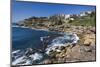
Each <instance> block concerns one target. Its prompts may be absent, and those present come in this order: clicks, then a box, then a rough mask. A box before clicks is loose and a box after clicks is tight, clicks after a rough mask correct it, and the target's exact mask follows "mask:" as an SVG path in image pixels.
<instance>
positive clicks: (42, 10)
mask: <svg viewBox="0 0 100 67" xmlns="http://www.w3.org/2000/svg"><path fill="white" fill-rule="evenodd" d="M90 10H95V6H85V5H84V6H82V5H71V4H70V5H69V4H66V5H61V4H46V3H35V2H19V1H17V2H15V1H13V3H12V22H18V21H21V20H24V19H25V18H29V17H31V16H39V17H40V16H50V15H53V14H79V13H80V12H84V11H90Z"/></svg>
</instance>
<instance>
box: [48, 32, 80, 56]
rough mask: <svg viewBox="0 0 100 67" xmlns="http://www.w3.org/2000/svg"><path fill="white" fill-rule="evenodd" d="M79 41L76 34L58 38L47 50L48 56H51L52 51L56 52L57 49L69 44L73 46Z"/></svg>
mask: <svg viewBox="0 0 100 67" xmlns="http://www.w3.org/2000/svg"><path fill="white" fill-rule="evenodd" d="M78 40H79V37H78V36H77V35H76V34H64V36H61V37H57V38H55V39H53V40H52V43H51V45H49V46H48V48H47V49H46V54H49V52H50V51H51V50H55V48H56V47H60V46H67V45H68V44H67V43H71V44H72V45H73V44H74V43H77V42H78Z"/></svg>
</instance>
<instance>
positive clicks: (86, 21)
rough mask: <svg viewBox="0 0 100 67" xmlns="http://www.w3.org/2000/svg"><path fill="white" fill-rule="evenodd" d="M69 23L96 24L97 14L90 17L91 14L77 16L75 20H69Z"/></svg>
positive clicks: (76, 24) (78, 24)
mask: <svg viewBox="0 0 100 67" xmlns="http://www.w3.org/2000/svg"><path fill="white" fill-rule="evenodd" d="M69 24H71V25H75V26H80V25H82V26H95V25H96V21H95V15H94V16H92V17H90V16H85V17H81V18H77V19H75V20H74V21H71V22H69Z"/></svg>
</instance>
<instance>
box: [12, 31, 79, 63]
mask: <svg viewBox="0 0 100 67" xmlns="http://www.w3.org/2000/svg"><path fill="white" fill-rule="evenodd" d="M49 37H50V36H46V37H40V40H41V41H44V39H45V38H49ZM78 40H79V37H78V36H77V35H76V34H69V33H65V34H63V36H58V37H55V38H54V39H52V40H50V43H49V44H48V45H47V48H46V49H45V52H44V53H45V54H47V55H48V54H49V52H50V51H51V50H55V48H56V47H58V46H67V45H68V43H71V44H74V43H77V42H78ZM26 52H27V50H26V51H23V50H16V51H13V52H12V58H13V59H12V65H32V64H39V63H40V62H39V61H41V60H42V59H43V58H44V55H43V53H41V52H34V53H32V54H30V53H29V54H30V55H28V56H27V55H26V54H25V53H26Z"/></svg>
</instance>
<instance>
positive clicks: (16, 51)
mask: <svg viewBox="0 0 100 67" xmlns="http://www.w3.org/2000/svg"><path fill="white" fill-rule="evenodd" d="M18 52H20V50H15V51H13V52H12V54H15V53H18Z"/></svg>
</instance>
